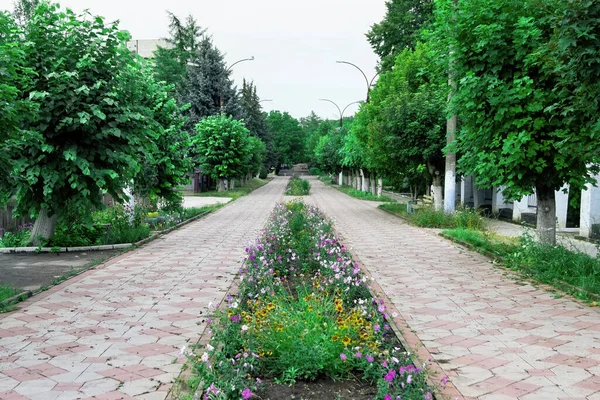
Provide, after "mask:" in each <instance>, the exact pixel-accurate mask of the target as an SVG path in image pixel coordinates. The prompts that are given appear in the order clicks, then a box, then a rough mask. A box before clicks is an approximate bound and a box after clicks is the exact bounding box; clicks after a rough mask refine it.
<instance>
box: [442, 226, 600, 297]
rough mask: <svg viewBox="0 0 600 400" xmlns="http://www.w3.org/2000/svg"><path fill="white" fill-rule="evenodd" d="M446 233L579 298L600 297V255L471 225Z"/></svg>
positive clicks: (513, 267)
mask: <svg viewBox="0 0 600 400" xmlns="http://www.w3.org/2000/svg"><path fill="white" fill-rule="evenodd" d="M442 235H443V236H445V237H447V238H449V239H451V240H454V241H456V242H459V243H462V244H465V245H467V246H469V247H471V248H472V249H473V250H475V251H478V252H480V253H483V254H485V255H487V256H492V257H495V258H496V259H497V260H498V261H500V263H501V264H503V265H505V266H506V267H508V268H510V269H512V270H515V271H519V272H521V273H523V274H525V275H527V276H528V277H530V278H532V279H534V280H536V281H538V282H542V283H545V284H549V285H553V286H555V287H556V288H558V289H560V290H563V291H565V292H567V293H570V294H572V295H573V296H575V297H577V298H580V299H583V300H596V301H597V300H599V299H600V258H594V257H590V256H589V255H588V254H585V253H582V252H580V251H577V250H570V249H567V248H565V247H564V246H551V245H545V244H541V243H539V242H537V241H535V240H534V239H533V238H532V237H531V236H530V235H525V236H523V237H521V238H505V237H502V236H498V235H494V234H490V233H488V232H481V231H474V230H469V229H451V230H445V231H443V232H442Z"/></svg>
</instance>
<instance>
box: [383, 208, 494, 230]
mask: <svg viewBox="0 0 600 400" xmlns="http://www.w3.org/2000/svg"><path fill="white" fill-rule="evenodd" d="M379 208H381V209H382V210H385V211H387V212H389V213H392V214H394V215H397V216H399V217H402V218H404V219H405V220H406V221H407V222H409V223H410V224H412V225H415V226H420V227H422V228H438V229H452V228H464V229H474V230H485V221H484V219H483V218H482V216H481V214H479V212H477V210H474V209H472V208H463V209H460V208H459V209H457V210H456V211H455V212H454V213H452V214H446V213H445V212H444V211H443V210H434V209H433V208H431V207H423V208H419V209H416V210H415V212H414V213H411V214H409V213H408V212H407V211H406V204H382V205H380V206H379Z"/></svg>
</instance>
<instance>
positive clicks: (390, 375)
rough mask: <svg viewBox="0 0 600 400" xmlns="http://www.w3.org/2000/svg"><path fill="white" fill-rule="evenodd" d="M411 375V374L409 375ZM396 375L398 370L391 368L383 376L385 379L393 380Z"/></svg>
mask: <svg viewBox="0 0 600 400" xmlns="http://www.w3.org/2000/svg"><path fill="white" fill-rule="evenodd" d="M409 376H410V375H409ZM395 377H396V370H395V369H390V370H389V371H388V373H387V374H385V376H384V377H383V379H385V380H386V381H388V382H391V381H393V380H394V378H395ZM409 383H410V382H409Z"/></svg>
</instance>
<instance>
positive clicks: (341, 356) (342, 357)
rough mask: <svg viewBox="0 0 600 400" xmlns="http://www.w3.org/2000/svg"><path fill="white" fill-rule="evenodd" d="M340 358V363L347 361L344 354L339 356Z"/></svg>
mask: <svg viewBox="0 0 600 400" xmlns="http://www.w3.org/2000/svg"><path fill="white" fill-rule="evenodd" d="M340 358H341V359H342V361H346V360H347V359H348V357H346V355H345V354H344V353H342V354H340Z"/></svg>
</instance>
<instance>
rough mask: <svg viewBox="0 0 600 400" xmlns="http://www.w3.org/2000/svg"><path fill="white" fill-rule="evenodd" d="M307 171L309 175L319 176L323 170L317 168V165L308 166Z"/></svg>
mask: <svg viewBox="0 0 600 400" xmlns="http://www.w3.org/2000/svg"><path fill="white" fill-rule="evenodd" d="M308 173H309V174H311V175H315V176H321V175H324V173H323V171H321V170H320V169H319V168H317V167H310V168H309V169H308Z"/></svg>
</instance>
